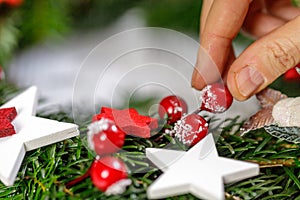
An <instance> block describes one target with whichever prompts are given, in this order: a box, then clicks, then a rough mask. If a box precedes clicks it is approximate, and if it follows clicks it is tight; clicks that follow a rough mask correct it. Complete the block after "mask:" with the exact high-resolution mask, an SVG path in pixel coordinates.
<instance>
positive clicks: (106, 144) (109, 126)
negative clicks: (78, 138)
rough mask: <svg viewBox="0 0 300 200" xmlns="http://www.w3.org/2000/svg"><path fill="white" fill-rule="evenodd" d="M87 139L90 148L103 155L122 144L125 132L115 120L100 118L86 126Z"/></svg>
mask: <svg viewBox="0 0 300 200" xmlns="http://www.w3.org/2000/svg"><path fill="white" fill-rule="evenodd" d="M87 139H88V143H89V146H90V148H91V149H92V150H94V151H95V152H96V153H97V154H98V155H104V154H110V153H114V152H116V151H118V150H119V149H120V148H121V147H122V146H123V144H124V140H125V133H124V132H123V131H122V130H121V129H120V128H119V127H118V126H116V124H115V122H113V121H111V120H109V119H105V118H102V119H101V120H99V121H95V122H93V123H91V124H90V125H89V126H88V133H87Z"/></svg>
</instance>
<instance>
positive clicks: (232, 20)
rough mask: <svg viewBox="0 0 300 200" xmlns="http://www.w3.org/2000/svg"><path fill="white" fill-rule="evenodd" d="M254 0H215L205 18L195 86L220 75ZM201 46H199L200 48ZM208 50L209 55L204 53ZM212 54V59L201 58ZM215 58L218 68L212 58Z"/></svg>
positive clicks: (194, 73)
mask: <svg viewBox="0 0 300 200" xmlns="http://www.w3.org/2000/svg"><path fill="white" fill-rule="evenodd" d="M251 2H252V0H215V1H214V3H213V5H212V7H211V9H210V11H209V13H208V16H207V19H206V23H205V26H204V28H203V32H202V33H201V36H200V41H201V42H200V44H201V47H202V48H203V49H204V51H203V50H199V53H198V60H197V64H196V66H195V70H194V72H193V77H192V86H193V87H194V88H196V89H202V88H203V87H204V86H205V85H206V84H210V83H213V82H216V81H218V80H219V79H220V78H221V75H222V72H223V69H224V66H225V64H226V62H227V58H228V55H229V52H230V46H231V42H232V40H233V39H234V38H235V37H236V35H237V34H238V32H239V30H240V28H241V26H242V24H243V21H244V19H245V17H246V14H247V12H248V9H249V5H250V3H251ZM201 47H200V48H201ZM203 54H207V55H203ZM207 56H210V57H211V58H210V59H203V62H202V61H201V58H204V57H207ZM211 60H212V61H213V62H214V63H215V65H216V66H217V68H215V67H213V66H214V65H213V64H212V63H211V62H207V61H211Z"/></svg>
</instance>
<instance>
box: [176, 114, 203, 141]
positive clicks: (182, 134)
mask: <svg viewBox="0 0 300 200" xmlns="http://www.w3.org/2000/svg"><path fill="white" fill-rule="evenodd" d="M173 131H174V132H175V137H176V138H177V139H178V140H179V141H181V142H182V143H183V144H185V145H187V146H194V145H195V144H197V143H198V142H199V141H200V140H201V139H202V138H204V137H205V136H206V135H207V133H208V123H207V122H206V120H205V119H204V118H203V117H201V116H200V115H197V114H190V115H188V116H186V117H183V118H182V119H181V120H179V121H177V122H176V123H175V125H174V130H173Z"/></svg>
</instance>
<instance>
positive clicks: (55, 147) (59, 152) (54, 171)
mask: <svg viewBox="0 0 300 200" xmlns="http://www.w3.org/2000/svg"><path fill="white" fill-rule="evenodd" d="M16 92H17V89H16V88H15V87H14V86H12V85H9V84H7V83H5V82H0V94H1V96H0V102H1V103H4V102H5V101H6V100H7V99H9V98H11V97H12V95H14V94H16ZM141 105H142V104H141ZM40 115H41V116H43V117H47V118H50V119H58V120H60V121H65V122H72V121H73V120H72V118H71V117H70V116H69V115H68V114H66V113H64V112H58V113H55V114H43V113H40ZM237 121H238V119H237V118H235V119H228V122H230V123H229V125H228V126H227V127H225V128H224V129H223V131H222V134H221V136H220V137H219V139H218V142H217V149H218V152H219V154H220V156H224V157H228V158H233V159H238V160H244V161H250V162H255V163H259V164H260V166H261V172H260V175H259V176H257V177H253V178H250V179H246V180H243V181H240V182H237V183H232V184H227V185H226V186H225V189H226V199H234V200H239V199H263V200H267V199H298V200H300V180H299V177H300V168H299V167H300V162H299V158H300V151H299V147H300V146H299V144H291V143H288V142H284V141H281V140H278V139H276V138H273V137H272V136H270V135H269V134H267V133H266V132H264V131H263V130H258V131H254V132H249V133H248V134H246V135H245V136H240V135H239V134H238V132H236V133H235V134H233V135H232V134H230V132H231V131H232V130H236V128H238V127H240V126H241V123H238V122H237ZM88 123H89V122H86V123H85V125H82V126H81V127H80V131H81V136H80V137H76V138H72V139H68V140H65V141H62V142H58V143H56V144H52V145H49V146H46V147H42V148H39V149H37V150H33V151H30V152H27V154H26V157H25V159H24V161H23V163H22V166H21V169H20V171H19V173H18V178H17V180H16V182H15V184H14V186H12V187H6V186H4V185H3V184H2V183H0V198H1V199H110V200H113V199H116V200H122V199H124V200H125V199H147V196H146V190H147V188H148V187H149V185H150V184H151V183H152V182H153V181H154V180H155V179H156V178H157V177H158V176H159V175H160V174H161V171H160V170H158V169H157V168H156V167H155V166H153V164H152V163H151V162H149V161H148V160H147V159H146V157H145V149H146V148H147V147H156V148H163V147H164V146H165V145H168V146H170V148H174V149H175V148H177V149H178V148H179V147H178V145H177V143H176V141H175V140H174V139H172V138H171V137H170V136H168V135H164V134H163V133H158V134H157V135H155V136H153V137H152V138H150V139H143V138H136V137H132V136H127V138H126V141H125V145H124V147H123V150H122V151H120V152H118V153H116V154H115V156H116V157H119V158H120V159H122V160H123V161H124V162H125V163H126V165H127V167H128V169H129V170H128V171H129V178H130V179H131V180H132V184H131V185H130V186H129V187H128V188H127V190H126V191H125V192H124V193H123V194H121V195H115V196H106V195H105V194H104V193H102V192H101V191H99V190H98V189H97V188H95V187H94V186H93V184H92V182H91V180H90V178H87V179H85V180H84V181H82V182H81V183H79V184H77V185H75V186H73V187H72V188H70V189H67V188H66V183H68V182H69V181H71V180H73V179H75V178H77V177H79V176H81V175H83V174H84V173H85V172H86V171H87V170H88V169H89V166H90V165H91V163H92V161H93V160H94V157H95V154H94V153H93V152H92V151H90V150H89V148H88V145H87V141H86V125H87V124H88ZM224 195H225V194H224ZM168 199H184V200H185V199H196V198H195V197H194V196H193V195H190V194H187V195H182V196H178V197H172V198H168Z"/></svg>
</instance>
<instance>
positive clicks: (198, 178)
mask: <svg viewBox="0 0 300 200" xmlns="http://www.w3.org/2000/svg"><path fill="white" fill-rule="evenodd" d="M146 156H147V157H148V159H150V160H151V161H152V162H153V163H154V164H155V165H157V166H158V167H159V168H160V169H161V170H162V171H163V172H164V173H163V174H162V175H161V176H160V177H159V178H158V179H157V180H156V181H155V182H154V183H153V184H152V185H151V186H150V187H149V188H148V190H147V195H148V198H149V199H162V198H167V197H170V196H175V195H181V194H185V193H192V194H193V195H195V196H196V197H198V198H201V199H207V200H222V199H224V198H225V195H224V185H223V182H225V183H230V182H235V181H240V180H242V179H245V178H249V177H252V176H256V175H258V174H259V166H258V165H257V164H254V163H247V162H243V161H238V160H233V159H228V158H223V157H219V156H218V152H217V149H216V146H215V142H214V139H213V136H212V134H209V135H207V136H206V137H205V138H203V139H202V140H201V141H200V142H199V143H197V144H196V145H195V146H194V147H193V148H191V149H190V150H189V151H188V152H184V151H175V150H167V149H155V148H147V149H146Z"/></svg>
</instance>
